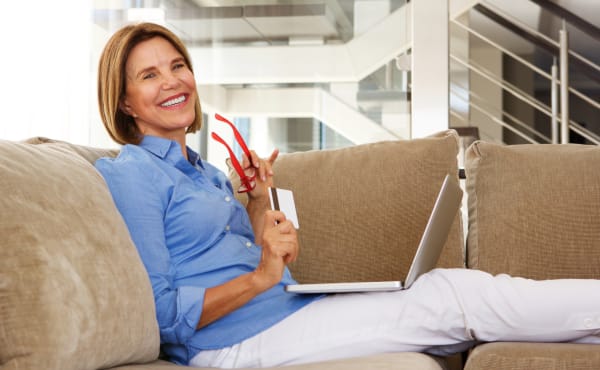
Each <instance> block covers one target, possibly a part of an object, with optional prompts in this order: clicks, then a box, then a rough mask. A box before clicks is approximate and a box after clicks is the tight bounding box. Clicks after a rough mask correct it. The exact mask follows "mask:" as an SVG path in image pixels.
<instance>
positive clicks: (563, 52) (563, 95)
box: [559, 20, 569, 144]
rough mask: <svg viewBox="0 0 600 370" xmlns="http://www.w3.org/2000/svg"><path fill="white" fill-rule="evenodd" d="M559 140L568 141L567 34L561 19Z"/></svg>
mask: <svg viewBox="0 0 600 370" xmlns="http://www.w3.org/2000/svg"><path fill="white" fill-rule="evenodd" d="M559 34H560V123H561V125H560V128H561V130H560V134H561V135H560V138H561V140H560V142H561V144H566V143H568V142H569V35H568V33H567V24H566V22H565V21H564V20H563V24H562V29H561V30H560V33H559Z"/></svg>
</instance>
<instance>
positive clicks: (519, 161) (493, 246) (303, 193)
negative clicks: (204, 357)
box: [0, 130, 600, 370]
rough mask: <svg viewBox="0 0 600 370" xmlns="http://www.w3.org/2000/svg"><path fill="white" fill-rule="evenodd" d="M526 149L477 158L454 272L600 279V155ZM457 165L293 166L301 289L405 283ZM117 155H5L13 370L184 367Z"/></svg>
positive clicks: (31, 145)
mask: <svg viewBox="0 0 600 370" xmlns="http://www.w3.org/2000/svg"><path fill="white" fill-rule="evenodd" d="M515 150H516V149H514V150H513V149H512V148H508V147H499V146H495V145H489V144H485V143H481V142H479V143H476V144H475V145H474V146H472V147H471V149H470V150H469V152H468V158H467V161H468V162H467V166H466V169H467V177H468V179H467V182H466V185H467V190H468V199H469V209H470V211H471V212H470V213H469V223H470V225H469V229H470V232H469V236H468V242H469V248H468V249H467V250H468V253H466V252H465V243H464V238H463V224H462V217H461V215H460V214H459V215H457V217H456V220H455V223H454V225H453V227H452V230H451V233H450V236H449V238H448V241H447V243H446V246H445V249H444V252H443V255H442V257H441V259H440V262H439V265H440V266H442V267H465V261H468V265H469V267H472V268H481V269H485V270H489V271H492V272H509V273H513V274H519V275H524V276H531V277H536V278H545V277H562V276H576V277H596V278H600V260H599V256H600V245H599V244H600V242H599V241H600V221H599V220H600V217H597V216H598V212H599V210H600V185H599V184H600V175H599V174H600V171H597V170H595V169H596V168H598V167H597V166H598V165H599V164H600V149H597V148H588V147H578V146H567V147H561V148H558V147H550V146H548V147H543V148H542V147H539V149H538V148H535V147H533V146H523V147H522V150H516V152H517V153H513V152H514V151H515ZM458 152H459V150H458V138H457V136H456V133H455V132H454V131H451V130H450V131H447V132H443V133H440V134H439V135H435V136H432V137H429V138H425V139H418V140H410V141H396V142H382V143H376V144H368V145H360V146H355V147H351V148H346V149H338V150H329V151H314V152H307V153H295V154H288V155H283V156H281V157H280V159H279V160H278V161H277V165H276V168H275V171H276V179H275V180H276V182H277V184H278V186H280V187H282V188H289V189H292V190H293V191H294V195H295V199H296V203H297V208H298V216H299V219H300V231H299V239H300V245H301V248H302V252H301V256H300V258H299V259H298V261H297V262H295V263H294V265H293V266H291V269H292V270H293V272H294V274H295V276H296V278H297V279H298V280H300V281H303V282H316V281H343V280H346V281H348V280H376V279H377V280H379V279H396V278H398V276H399V275H400V274H402V273H403V272H406V270H407V268H408V265H409V264H410V260H411V258H412V256H413V253H414V251H415V248H416V245H417V243H418V240H419V238H420V235H421V233H422V230H423V228H424V225H425V223H426V220H427V217H428V215H429V212H430V210H431V207H432V206H433V201H434V197H435V194H436V193H437V191H438V188H439V185H440V183H441V180H442V178H443V176H444V175H445V174H446V173H451V174H453V175H455V176H456V175H457V173H458V165H457V154H458ZM115 154H116V152H115V151H110V150H102V149H95V148H89V147H82V146H76V145H71V144H68V143H64V142H54V141H52V140H48V139H43V138H34V139H31V140H29V141H28V142H22V143H16V142H7V141H0V191H1V192H2V197H0V206H1V208H2V214H1V216H0V235H1V236H2V242H1V246H2V247H1V248H0V368H2V369H3V370H4V369H7V370H8V369H11V370H12V369H57V370H58V369H60V370H69V369H74V370H75V369H77V370H85V369H108V368H113V369H120V370H125V369H131V370H133V369H140V370H141V369H144V370H152V369H157V370H168V369H173V370H175V369H181V368H182V367H181V366H176V365H172V364H170V363H168V362H165V361H162V360H160V359H159V338H158V330H157V324H156V320H155V312H154V308H153V307H154V306H153V299H152V292H151V288H150V285H149V281H148V279H147V276H146V274H145V271H144V268H143V265H142V264H141V262H140V260H139V257H138V256H137V252H136V250H135V247H134V246H133V244H132V242H131V240H130V238H129V235H128V233H127V229H126V227H125V225H124V223H123V221H122V220H121V218H120V216H119V214H118V211H117V210H116V208H115V207H114V205H113V203H112V199H111V197H110V193H109V192H108V190H107V188H106V186H105V184H104V182H103V180H102V178H101V176H100V175H99V174H98V173H97V172H96V171H95V169H94V167H93V166H92V163H93V162H94V161H95V160H96V159H97V158H98V157H100V156H105V155H110V156H114V155H115ZM558 179H560V181H557V180H558ZM559 185H560V186H559ZM562 185H567V186H566V187H563V186H562ZM542 186H543V189H544V190H543V192H544V193H546V194H547V195H548V196H549V197H550V199H547V198H545V197H543V196H542V194H541V193H542V191H540V189H541V187H542ZM580 189H583V190H580ZM573 190H574V191H573ZM529 195H530V196H529ZM242 200H243V199H242ZM522 202H525V203H524V204H522ZM500 215H506V216H507V217H499V216H500ZM542 218H543V219H544V220H542V222H541V223H540V222H535V221H536V220H538V221H539V219H542ZM555 222H556V223H559V224H560V226H559V227H556V225H554V223H555ZM507 230H508V231H510V232H508V231H507ZM599 349H600V348H599V347H596V346H591V345H573V344H537V343H534V344H527V345H523V344H513V343H491V344H484V345H481V346H478V347H477V348H475V349H474V350H473V351H472V353H470V354H469V356H468V360H467V362H466V367H467V368H468V369H492V368H495V369H571V368H578V369H597V368H600V358H599V357H600V356H598V353H600V351H599ZM462 366H463V364H462V363H461V361H460V356H459V357H456V356H454V357H452V358H449V359H443V358H437V357H433V356H429V355H425V354H420V353H390V354H382V355H377V356H369V357H362V358H356V359H348V360H340V361H332V362H323V363H316V364H309V365H302V366H292V367H287V368H286V369H307V370H308V369H310V370H317V369H338V368H339V369H357V370H358V369H432V370H433V369H436V370H439V369H456V368H461V367H462Z"/></svg>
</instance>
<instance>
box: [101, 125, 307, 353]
mask: <svg viewBox="0 0 600 370" xmlns="http://www.w3.org/2000/svg"><path fill="white" fill-rule="evenodd" d="M186 149H187V153H188V158H189V161H188V160H186V159H185V158H184V156H183V155H182V152H181V147H180V146H179V144H178V143H177V142H174V141H171V140H167V139H163V138H158V137H153V136H146V137H144V139H143V140H142V142H141V143H140V145H139V146H138V145H125V146H124V147H123V148H122V150H121V153H120V154H119V156H118V157H117V158H114V159H111V158H101V159H99V160H98V161H97V162H96V168H97V169H98V170H99V171H100V173H101V174H102V176H103V177H104V179H105V180H106V183H107V184H108V187H109V188H110V191H111V193H112V196H113V199H114V201H115V204H116V206H117V208H118V209H119V211H120V213H121V215H122V216H123V219H124V220H125V223H126V224H127V227H128V228H129V232H130V234H131V237H132V239H133V242H134V243H135V245H136V247H137V249H138V252H139V254H140V257H141V259H142V261H143V263H144V265H145V267H146V270H147V271H148V275H149V277H150V281H151V283H152V288H153V292H154V299H155V304H156V311H157V312H156V314H157V318H158V324H159V326H160V336H161V343H162V347H163V350H164V351H165V352H166V353H167V354H168V355H169V356H171V358H172V360H173V361H175V362H177V363H180V364H187V363H188V362H189V360H190V359H191V358H192V357H194V356H195V355H196V354H197V353H198V352H199V351H200V350H203V349H218V348H223V347H228V346H231V345H233V344H236V343H239V342H241V341H243V340H244V339H247V338H249V337H251V336H253V335H255V334H257V333H260V332H261V331H263V330H265V329H267V328H268V327H270V326H272V325H273V324H275V323H277V322H279V321H280V320H282V319H284V318H285V317H287V316H288V315H290V314H291V313H293V312H295V311H296V310H298V309H300V308H301V307H303V306H305V305H306V304H308V303H310V302H312V301H313V300H314V299H316V298H317V297H314V296H309V295H295V294H289V293H286V292H285V291H284V286H285V285H286V284H290V283H294V280H293V279H292V276H291V275H290V273H289V271H288V270H287V269H286V270H285V272H284V276H283V279H282V280H281V282H280V283H279V284H277V285H276V286H275V287H273V288H271V289H270V290H268V291H266V292H264V293H262V294H260V295H258V296H257V297H255V298H254V299H252V300H251V301H250V302H248V303H247V304H246V305H244V306H243V307H241V308H239V309H237V310H235V311H234V312H232V313H230V314H228V315H226V316H224V317H222V318H221V319H219V320H217V321H215V322H213V323H212V324H210V325H208V326H206V327H204V328H202V329H200V330H196V326H197V325H198V321H199V320H200V317H201V315H202V306H203V302H204V292H205V290H206V288H209V287H212V286H216V285H219V284H223V283H225V282H227V281H229V280H231V279H233V278H235V277H237V276H240V275H242V274H245V273H248V272H251V271H254V269H255V268H256V267H257V265H258V263H259V261H260V256H261V247H260V246H258V245H256V244H255V243H254V240H255V238H254V233H253V230H252V226H251V224H250V219H249V217H248V213H247V212H246V210H245V208H244V207H243V205H242V204H241V203H239V202H238V201H237V200H236V199H235V197H234V196H233V191H232V186H231V183H230V182H229V181H228V179H227V177H226V176H225V174H224V173H223V172H221V171H219V170H218V169H217V168H216V167H214V166H212V165H210V164H209V163H205V162H203V161H202V160H201V159H200V157H199V156H198V154H197V153H195V152H194V151H192V150H191V149H189V148H186Z"/></svg>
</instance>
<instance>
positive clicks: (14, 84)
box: [0, 0, 95, 144]
mask: <svg viewBox="0 0 600 370" xmlns="http://www.w3.org/2000/svg"><path fill="white" fill-rule="evenodd" d="M57 3H58V4H59V5H61V6H59V7H58V9H59V12H60V13H59V14H60V15H61V17H60V21H59V22H57V18H56V17H55V16H52V15H53V14H57V13H56V12H57V10H56V9H57ZM63 5H64V6H63ZM91 6H92V4H91V1H87V0H63V1H59V2H56V1H45V0H32V1H27V2H25V1H9V2H4V3H3V4H2V13H3V14H4V15H9V16H4V17H3V19H2V22H0V41H1V44H2V49H3V51H2V58H0V71H2V89H1V92H0V110H1V111H2V118H1V119H0V139H7V140H22V139H25V138H28V137H32V136H46V137H50V138H54V139H61V140H68V141H71V142H74V143H81V144H88V143H89V140H90V135H89V131H90V112H91V108H90V99H89V96H90V89H91V86H90V80H91V79H90V75H91V74H92V73H93V71H91V70H90V49H89V48H90V23H91V22H90V19H91V18H90V15H91V9H92V8H91ZM94 112H95V111H94Z"/></svg>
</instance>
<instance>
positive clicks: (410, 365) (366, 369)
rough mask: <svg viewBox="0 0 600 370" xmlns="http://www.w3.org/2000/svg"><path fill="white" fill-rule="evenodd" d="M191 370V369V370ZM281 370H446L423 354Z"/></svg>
mask: <svg viewBox="0 0 600 370" xmlns="http://www.w3.org/2000/svg"><path fill="white" fill-rule="evenodd" d="M178 369H181V367H180V366H176V365H173V364H171V363H168V362H164V361H156V362H153V363H150V364H144V365H130V366H122V367H117V368H114V369H113V370H178ZM190 369H191V368H190ZM277 369H281V370H387V369H418V370H444V369H446V367H445V366H444V362H443V361H440V360H439V359H436V358H434V357H432V356H428V355H425V354H422V353H414V352H404V353H386V354H380V355H373V356H365V357H360V358H352V359H345V360H337V361H324V362H318V363H312V364H304V365H294V366H283V367H278V368H277Z"/></svg>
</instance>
